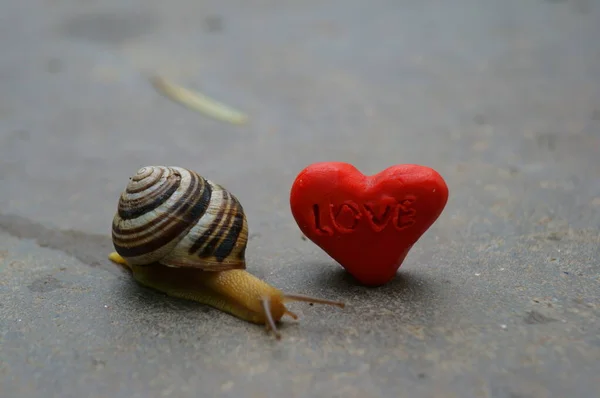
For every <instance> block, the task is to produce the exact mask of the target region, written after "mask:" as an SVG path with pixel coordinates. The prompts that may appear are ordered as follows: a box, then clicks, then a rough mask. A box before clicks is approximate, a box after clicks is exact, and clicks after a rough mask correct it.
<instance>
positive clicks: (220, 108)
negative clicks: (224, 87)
mask: <svg viewBox="0 0 600 398" xmlns="http://www.w3.org/2000/svg"><path fill="white" fill-rule="evenodd" d="M150 82H151V83H152V86H154V88H155V89H156V90H157V91H158V92H159V93H161V94H163V95H164V96H166V97H168V98H170V99H171V100H173V101H175V102H179V103H180V104H182V105H184V106H186V107H187V108H189V109H191V110H194V111H196V112H200V113H203V114H205V115H207V116H210V117H212V118H214V119H218V120H222V121H225V122H229V123H232V124H245V123H246V122H247V121H248V116H247V115H245V114H244V113H242V112H240V111H238V110H235V109H233V108H231V107H229V106H227V105H225V104H223V103H221V102H218V101H215V100H213V99H211V98H209V97H207V96H205V95H203V94H200V93H197V92H193V91H191V90H188V89H186V88H183V87H181V86H177V85H175V84H173V83H170V82H168V81H167V80H166V79H164V78H162V77H159V76H152V77H151V78H150Z"/></svg>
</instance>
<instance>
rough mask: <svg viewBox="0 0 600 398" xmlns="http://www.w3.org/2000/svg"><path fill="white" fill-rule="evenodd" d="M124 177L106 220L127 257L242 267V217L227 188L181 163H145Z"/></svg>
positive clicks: (176, 263) (245, 234) (208, 268)
mask: <svg viewBox="0 0 600 398" xmlns="http://www.w3.org/2000/svg"><path fill="white" fill-rule="evenodd" d="M129 180H130V181H129V183H128V185H127V187H126V189H125V191H124V192H123V193H122V194H121V196H120V198H119V207H118V210H117V213H116V214H115V216H114V219H113V223H112V239H113V244H114V247H115V250H116V252H117V253H119V255H120V256H121V257H123V258H124V259H125V260H126V261H127V263H129V264H131V265H142V266H143V265H150V264H152V263H156V262H158V263H161V264H163V265H166V266H169V267H191V268H197V269H202V270H205V271H225V270H230V269H246V261H245V252H246V245H247V242H248V223H247V221H246V216H245V214H244V210H243V208H242V205H241V204H240V202H239V201H238V199H237V198H236V197H235V196H233V195H232V194H231V193H230V192H228V191H227V190H226V189H224V188H223V187H222V186H220V185H219V184H215V183H214V182H212V181H210V180H207V179H205V178H203V177H202V176H201V175H199V174H198V173H196V172H194V171H192V170H188V169H185V168H181V167H166V166H146V167H142V168H141V169H139V170H138V171H137V174H135V175H134V176H133V177H131V178H130V179H129Z"/></svg>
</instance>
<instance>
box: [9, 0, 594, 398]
mask: <svg viewBox="0 0 600 398" xmlns="http://www.w3.org/2000/svg"><path fill="white" fill-rule="evenodd" d="M0 5H1V9H2V12H1V13H0V32H1V34H0V47H1V48H2V52H1V53H0V92H1V93H2V95H1V96H0V203H1V204H2V208H1V210H0V213H1V215H0V276H1V278H0V396H2V397H3V398H4V397H6V398H12V397H19V398H29V397H40V398H41V397H43V398H50V397H61V398H68V397H78V398H82V397H155V396H157V397H158V396H171V397H198V396H203V397H205V396H206V397H209V396H210V397H212V396H223V397H242V396H243V397H265V396H268V397H316V396H319V397H324V396H333V397H342V396H343V397H365V398H366V397H379V396H390V397H409V398H421V397H443V398H451V397H459V398H468V397H494V398H517V397H519V398H532V397H536V398H537V397H540V398H541V397H556V398H564V397H578V398H579V397H583V398H593V397H598V396H600V387H599V385H600V384H599V383H598V381H597V376H598V374H599V373H600V335H599V330H600V302H599V295H600V276H599V275H600V272H599V270H600V267H599V264H600V263H599V260H598V258H599V255H600V248H599V246H600V236H599V232H598V231H599V228H598V227H599V226H600V213H599V212H600V180H599V179H598V176H599V175H600V40H598V38H599V37H600V24H598V21H600V2H598V1H593V0H587V1H586V0H568V1H567V0H565V1H543V0H531V1H523V0H495V1H492V0H488V1H481V0H471V1H469V0H459V1H453V2H449V1H442V0H431V1H402V0H396V1H389V0H388V1H384V0H373V1H370V2H363V1H349V0H331V1H316V0H305V1H294V0H277V1H275V0H254V1H248V0H237V1H236V0H227V1H222V0H212V1H187V0H178V1H175V0H173V1H170V2H166V1H157V0H151V1H141V0H140V1H126V2H123V1H116V0H112V1H111V0H109V1H103V2H82V1H75V0H55V1H42V0H21V1H9V0H3V1H1V2H0ZM153 72H158V73H161V74H163V75H165V76H167V77H168V78H171V79H174V80H175V81H176V82H178V83H181V84H183V85H186V86H188V87H191V88H198V89H201V90H202V91H203V92H205V93H207V94H209V95H212V96H213V97H215V98H217V99H219V100H221V101H224V102H226V103H229V104H231V105H233V106H236V107H238V108H240V109H242V110H244V111H245V112H247V113H248V114H249V115H250V118H251V119H250V123H249V124H248V125H247V126H243V127H239V126H233V125H228V124H225V123H221V122H218V121H214V120H211V119H208V118H206V117H204V116H202V115H200V114H197V113H194V112H192V111H190V110H188V109H185V108H184V107H182V106H180V105H178V104H175V103H173V102H170V101H169V100H167V99H166V98H164V97H162V96H160V95H158V94H157V93H156V92H155V91H154V90H153V88H152V87H151V86H150V84H149V83H148V80H147V75H148V74H149V73H153ZM322 160H340V161H347V162H351V163H353V164H355V165H356V166H357V167H358V168H359V169H361V170H363V171H364V172H365V173H375V172H377V171H379V170H381V169H383V168H385V167H387V166H389V165H391V164H395V163H420V164H424V165H428V166H431V167H434V168H435V169H437V170H438V171H440V172H441V173H442V175H443V176H444V178H445V179H446V181H447V183H448V185H449V187H450V193H451V194H450V200H449V202H448V205H447V208H446V210H445V212H444V213H443V214H442V216H441V217H440V218H439V220H438V221H437V222H436V223H435V224H434V226H433V227H432V228H431V229H430V230H429V231H428V232H427V233H426V235H425V236H424V237H423V238H422V239H421V240H420V241H419V243H418V244H417V245H416V246H415V247H414V249H413V250H412V252H411V253H410V255H409V256H408V258H407V260H406V261H405V263H404V265H403V266H402V268H401V269H400V272H399V273H398V277H397V279H396V280H394V281H393V282H391V283H390V284H389V285H387V286H385V287H382V288H378V289H367V288H363V287H360V286H358V285H356V284H355V282H354V281H353V280H352V279H351V278H349V277H348V276H347V275H346V274H345V273H344V272H343V271H341V268H340V267H339V266H338V265H337V264H336V263H335V262H333V261H332V260H331V259H329V258H328V257H327V256H326V255H325V254H324V253H323V252H322V251H320V250H319V249H318V248H317V247H316V246H315V245H313V244H312V243H310V242H309V241H305V240H303V239H301V235H300V232H299V230H298V228H297V226H296V225H295V223H294V220H293V219H292V217H291V214H290V211H289V205H288V194H289V188H290V186H291V183H292V181H293V179H294V177H295V175H296V173H297V172H299V171H300V170H301V169H302V168H303V167H304V166H305V165H307V164H309V163H311V162H315V161H322ZM148 164H170V165H180V166H186V167H190V168H193V169H195V170H197V171H199V172H200V173H202V174H203V175H205V176H206V177H208V178H211V179H213V180H215V181H218V182H220V183H222V184H223V185H224V186H226V187H227V188H228V189H230V190H231V191H232V192H234V193H235V194H236V195H237V196H238V197H239V199H240V200H241V201H242V203H243V205H244V207H245V209H246V212H247V217H248V220H249V223H250V229H251V234H252V238H251V240H250V244H249V249H248V261H249V269H250V271H252V272H253V273H255V274H256V275H258V276H260V277H262V278H264V279H266V280H267V281H268V282H270V283H272V284H274V285H276V286H278V287H281V288H282V289H284V290H286V291H293V292H299V293H304V294H311V295H318V296H323V297H327V298H332V299H341V300H344V301H346V302H347V303H348V307H347V308H346V309H344V310H340V309H338V308H328V307H323V306H313V307H310V306H307V305H302V304H294V305H293V310H294V311H296V312H298V313H299V315H300V316H301V319H300V320H299V321H298V322H293V321H287V322H286V323H285V324H284V326H282V332H283V340H282V341H280V342H277V341H275V340H274V339H273V337H272V336H271V335H267V334H266V333H265V332H264V329H263V328H261V327H258V326H255V325H251V324H248V323H245V322H243V321H240V320H238V319H236V318H233V317H231V316H229V315H226V314H223V313H220V312H218V311H216V310H212V309H210V308H207V307H204V306H201V305H196V304H194V303H188V302H184V301H180V300H175V299H169V298H166V297H164V296H163V295H161V294H159V293H155V292H153V291H150V290H146V289H143V288H141V287H139V286H137V285H136V284H134V283H133V282H132V281H131V280H130V279H128V278H127V275H124V274H123V273H121V272H120V271H119V270H118V269H117V268H116V267H114V266H112V265H111V264H110V263H109V262H108V260H107V259H106V255H107V254H108V252H109V251H110V250H111V242H110V239H109V236H110V235H109V232H110V223H111V221H112V215H113V212H114V211H115V209H116V201H117V198H118V195H119V192H120V190H121V189H122V188H123V187H124V185H125V184H126V181H127V178H128V176H129V175H130V174H132V173H134V172H135V171H136V170H137V169H138V168H139V167H140V166H143V165H148Z"/></svg>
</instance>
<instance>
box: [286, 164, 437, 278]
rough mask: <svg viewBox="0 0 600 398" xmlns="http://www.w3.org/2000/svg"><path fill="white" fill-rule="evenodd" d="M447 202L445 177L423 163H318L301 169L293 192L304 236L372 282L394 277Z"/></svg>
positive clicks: (293, 208)
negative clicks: (367, 170) (366, 170)
mask: <svg viewBox="0 0 600 398" xmlns="http://www.w3.org/2000/svg"><path fill="white" fill-rule="evenodd" d="M447 201H448V187H447V186H446V183H445V182H444V179H443V178H442V177H441V176H440V175H439V174H438V173H437V172H436V171H435V170H433V169H431V168H429V167H425V166H419V165H396V166H392V167H389V168H387V169H385V170H383V171H381V172H380V173H378V174H375V175H373V176H365V175H364V174H362V173H361V172H360V171H358V170H357V169H356V168H355V167H354V166H352V165H351V164H347V163H340V162H323V163H315V164H312V165H310V166H308V167H307V168H305V169H304V170H302V171H301V172H300V174H298V176H297V177H296V180H295V181H294V184H293V185H292V189H291V193H290V205H291V210H292V214H293V216H294V219H295V220H296V222H297V223H298V226H299V227H300V230H301V231H302V232H303V233H304V235H306V237H307V238H309V239H310V240H311V241H313V242H314V243H315V244H316V245H317V246H319V247H320V248H321V249H323V250H324V251H325V252H326V253H327V254H329V256H331V257H332V258H333V259H334V260H336V261H337V262H338V263H340V264H341V265H342V267H344V268H345V269H346V270H347V271H348V272H349V273H350V274H352V275H353V276H354V277H355V278H356V279H357V280H358V281H359V282H361V283H363V284H365V285H371V286H375V285H383V284H385V283H386V282H388V281H389V280H391V279H392V278H393V277H394V275H395V274H396V271H397V270H398V268H400V265H402V262H403V261H404V259H405V257H406V255H407V254H408V252H409V250H410V249H411V247H412V246H413V245H414V244H415V243H416V242H417V240H419V238H420V237H421V236H422V235H423V234H424V233H425V231H427V229H429V227H430V226H431V225H432V224H433V223H434V222H435V220H436V219H437V218H438V217H439V215H440V214H441V213H442V211H443V210H444V207H445V206H446V202H447Z"/></svg>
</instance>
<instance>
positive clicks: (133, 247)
mask: <svg viewBox="0 0 600 398" xmlns="http://www.w3.org/2000/svg"><path fill="white" fill-rule="evenodd" d="M112 240H113V245H114V248H115V250H116V252H113V253H111V254H110V255H109V259H110V260H112V261H113V262H114V263H116V264H118V265H121V266H122V267H123V268H124V269H126V270H127V271H129V272H130V273H131V274H132V275H133V278H134V279H135V280H136V281H137V282H138V283H140V284H141V285H144V286H146V287H149V288H152V289H155V290H158V291H161V292H163V293H165V294H167V295H169V296H172V297H177V298H182V299H188V300H193V301H197V302H200V303H203V304H207V305H210V306H212V307H214V308H217V309H219V310H221V311H224V312H227V313H229V314H231V315H233V316H236V317H238V318H240V319H243V320H246V321H248V322H252V323H256V324H264V325H265V326H266V327H267V329H270V330H272V331H273V332H274V333H275V335H276V337H277V338H280V334H279V333H278V331H277V329H276V326H275V324H276V322H278V321H279V320H280V319H281V318H282V317H283V316H284V315H288V316H291V317H292V318H294V319H297V316H296V315H295V314H294V313H293V312H291V311H289V310H288V309H287V308H286V307H285V303H286V302H290V301H307V302H311V303H321V304H329V305H336V306H339V307H343V306H344V304H343V303H340V302H335V301H329V300H322V299H317V298H311V297H306V296H302V295H291V294H285V293H283V292H281V291H280V290H279V289H277V288H275V287H273V286H271V285H269V284H267V283H266V282H264V281H262V280H260V279H259V278H257V277H256V276H254V275H252V274H251V273H249V272H248V271H246V260H245V253H246V247H247V242H248V223H247V220H246V216H245V214H244V210H243V207H242V205H241V204H240V202H239V201H238V199H237V198H236V197H235V196H234V195H233V194H231V193H230V192H228V191H227V190H226V189H224V188H223V187H222V186H220V185H219V184H216V183H214V182H212V181H210V180H207V179H205V178H204V177H202V176H200V175H199V174H198V173H196V172H194V171H192V170H188V169H185V168H181V167H165V166H147V167H143V168H141V169H139V170H138V172H137V173H136V174H135V175H134V176H132V177H131V178H130V181H129V184H128V185H127V187H126V189H125V190H124V191H123V192H122V194H121V196H120V198H119V204H118V209H117V212H116V214H115V216H114V218H113V223H112Z"/></svg>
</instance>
